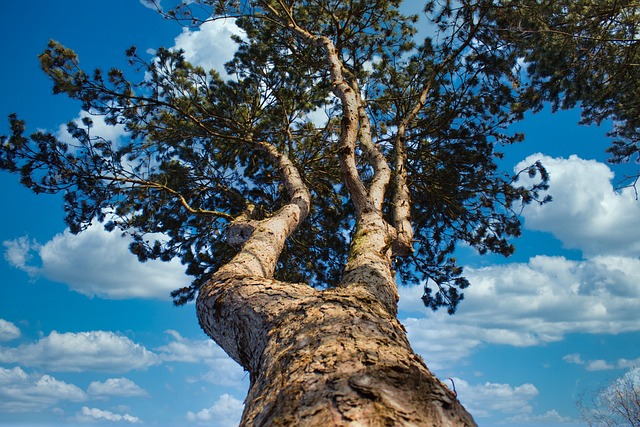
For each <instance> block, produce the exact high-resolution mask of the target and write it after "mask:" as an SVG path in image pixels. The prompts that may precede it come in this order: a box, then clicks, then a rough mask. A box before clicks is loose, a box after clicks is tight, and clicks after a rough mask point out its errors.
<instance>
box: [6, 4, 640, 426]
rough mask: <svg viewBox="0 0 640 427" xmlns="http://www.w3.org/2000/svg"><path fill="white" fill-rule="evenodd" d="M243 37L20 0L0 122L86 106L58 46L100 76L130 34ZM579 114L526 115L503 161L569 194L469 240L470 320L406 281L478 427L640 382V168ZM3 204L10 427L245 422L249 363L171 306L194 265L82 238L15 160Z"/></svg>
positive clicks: (120, 55)
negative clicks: (512, 230) (426, 303)
mask: <svg viewBox="0 0 640 427" xmlns="http://www.w3.org/2000/svg"><path fill="white" fill-rule="evenodd" d="M408 6H409V7H412V6H413V4H408ZM234 31H236V30H235V29H234V27H233V23H232V22H218V23H216V24H211V25H207V26H204V27H202V28H201V29H200V30H185V29H183V28H182V27H180V26H178V25H177V24H176V23H174V22H169V21H165V20H163V19H162V18H161V17H160V16H158V15H157V14H156V13H155V12H154V11H153V10H151V9H149V8H147V7H145V6H143V5H142V4H141V3H140V2H139V1H136V0H109V1H107V0H91V1H80V0H59V1H55V2H53V1H44V0H37V1H30V2H3V3H2V5H1V6H0V32H1V34H0V48H1V50H0V51H1V52H2V55H3V59H2V64H3V66H2V67H0V93H1V94H2V96H1V97H0V120H2V122H1V123H3V124H1V125H0V134H6V132H7V130H8V129H7V127H8V126H7V123H8V122H7V121H5V119H3V117H7V115H9V114H10V113H13V112H16V113H18V114H19V116H20V117H21V118H23V119H25V120H26V121H27V124H28V129H29V131H35V130H38V129H44V130H48V131H51V132H54V133H58V134H61V133H62V132H63V129H64V124H65V123H67V122H69V121H71V120H77V119H78V118H79V117H80V115H81V111H80V106H79V105H78V104H77V103H75V102H73V101H70V100H68V99H66V98H64V97H61V96H52V95H51V85H50V83H49V81H48V80H47V78H46V77H45V76H44V74H43V73H42V72H41V71H40V69H39V64H38V58H37V57H38V54H39V53H40V52H42V50H43V49H44V48H45V47H46V44H47V42H48V40H49V39H54V40H57V41H59V42H61V43H63V44H65V45H66V46H68V47H70V48H72V49H74V50H75V51H76V53H77V54H78V55H79V57H80V63H81V65H82V66H83V67H84V68H85V69H92V68H94V67H101V68H104V69H109V68H110V67H114V66H115V67H119V68H124V69H126V68H127V64H126V58H125V55H124V52H125V50H126V49H127V48H129V47H130V46H131V45H136V46H137V47H138V49H139V51H140V52H141V53H143V54H145V55H146V53H145V52H148V51H149V52H152V51H150V49H156V48H158V47H160V46H165V47H172V48H173V47H175V48H182V49H184V50H185V55H186V56H187V59H189V60H190V61H192V62H195V63H198V64H202V65H204V66H207V67H210V66H216V67H219V66H220V65H221V64H222V63H223V62H224V60H225V58H227V59H228V58H230V56H231V54H232V53H233V43H231V42H230V41H229V35H230V34H232V33H234ZM148 55H149V58H151V54H150V53H149V54H148ZM579 118H580V114H579V111H564V112H559V113H556V114H552V113H551V112H550V111H549V109H546V110H543V111H542V112H540V113H537V114H528V115H527V118H526V120H525V121H524V122H522V123H518V124H516V125H514V126H513V129H512V130H513V131H521V132H524V133H525V134H526V140H525V142H524V143H522V144H519V145H517V146H513V147H506V148H505V153H506V155H505V158H504V160H503V161H502V163H501V166H502V167H503V168H504V170H505V172H508V173H513V172H514V171H515V170H518V169H519V168H522V167H524V166H526V165H528V164H531V163H532V162H534V161H536V160H540V161H542V162H543V164H544V165H545V167H546V168H547V170H548V171H549V173H550V176H551V188H550V190H549V193H550V194H551V195H552V196H553V198H554V202H553V203H551V204H548V205H544V206H537V205H532V206H529V207H527V209H525V210H524V211H523V212H522V220H523V221H524V225H525V227H524V230H523V231H524V232H523V236H522V237H521V238H519V239H517V240H516V242H515V243H516V247H517V249H516V253H515V254H514V255H513V256H512V257H510V258H507V259H505V258H502V257H498V256H480V255H478V254H476V253H475V252H474V251H472V250H471V249H469V248H465V247H461V248H459V250H458V253H457V254H456V256H457V257H458V258H459V260H460V262H461V263H462V264H463V265H464V266H465V273H466V275H467V277H468V278H469V279H470V281H471V283H472V286H471V287H470V288H469V289H468V290H467V291H466V292H465V300H464V301H463V302H462V304H461V306H460V308H459V310H458V313H457V314H456V315H454V316H448V315H447V314H446V313H443V312H437V313H432V312H430V311H429V310H427V309H425V308H424V307H423V306H422V304H421V302H420V295H421V292H422V290H421V289H420V288H419V287H403V288H401V289H400V294H401V301H400V318H401V320H402V321H403V323H404V324H405V326H406V328H407V330H408V333H409V338H410V340H411V342H412V345H413V347H414V348H415V350H416V351H417V352H418V353H419V354H421V355H422V357H423V358H424V359H425V361H426V363H427V365H428V366H429V367H430V368H431V369H432V371H433V372H434V373H435V374H436V375H437V376H438V377H439V378H441V379H443V381H446V382H447V383H450V381H451V380H449V378H452V379H453V382H454V383H455V385H456V389H457V391H458V395H459V397H460V399H461V400H462V402H463V403H464V404H465V406H466V407H467V408H468V409H469V410H470V412H471V413H472V414H473V415H474V417H475V418H476V420H477V422H478V424H479V425H481V426H488V427H491V426H496V427H497V426H533V427H543V426H544V427H549V426H551V427H553V426H584V425H585V424H584V423H583V422H581V421H580V419H579V413H578V410H577V409H576V401H577V400H578V399H579V398H580V396H581V395H583V394H585V393H587V394H589V393H593V392H595V391H596V390H597V389H598V388H600V387H602V386H605V385H606V384H607V383H608V382H609V381H612V380H614V379H616V378H619V377H621V376H623V375H635V376H636V378H638V377H640V375H639V373H638V372H639V371H638V369H637V368H638V367H639V366H640V316H639V315H638V313H640V207H639V206H638V201H637V200H636V197H635V194H634V192H633V191H631V190H630V189H621V188H619V182H621V180H622V179H623V177H624V175H625V174H633V173H635V171H636V167H637V165H622V166H613V165H608V164H607V163H606V160H607V154H606V153H605V149H606V148H607V147H608V145H609V144H610V140H609V139H608V138H607V137H606V133H607V131H608V130H609V127H610V124H604V125H602V126H600V127H587V126H578V125H577V122H578V121H579ZM95 129H96V130H103V131H108V132H113V129H107V128H105V127H100V126H99V124H97V125H96V127H95ZM0 197H1V200H2V204H1V206H2V209H0V224H2V225H1V226H0V242H1V243H2V246H1V247H0V249H1V250H2V252H3V257H1V258H0V426H10V425H11V426H12V425H21V426H22V425H31V424H33V425H43V426H45V425H46V426H52V425H60V426H70V425H83V424H94V425H95V423H98V424H100V425H111V424H146V425H152V426H166V427H172V426H183V425H190V424H193V425H198V424H206V425H213V426H233V425H237V423H238V420H239V416H240V413H241V411H242V401H243V399H244V396H245V394H246V390H247V387H248V378H247V375H246V374H245V373H244V372H243V371H242V369H240V368H239V367H238V366H237V365H236V364H235V363H234V362H232V361H231V360H230V359H229V358H228V357H227V356H226V355H225V354H224V353H223V352H222V350H221V349H219V348H218V347H217V346H216V345H215V344H214V343H213V342H212V341H210V340H209V339H207V337H206V336H205V335H204V334H203V333H202V331H201V330H200V328H199V326H198V324H197V320H196V317H195V310H194V307H193V305H187V306H185V307H180V308H176V307H173V306H172V304H171V301H170V298H169V297H168V293H169V291H170V290H171V289H174V288H177V287H180V286H184V285H186V284H187V283H188V282H189V278H187V277H186V276H184V274H183V267H182V266H181V265H180V264H179V263H177V262H172V263H156V262H148V263H145V264H140V263H138V262H137V261H136V259H135V258H134V257H133V256H132V255H130V254H129V252H128V250H127V245H128V242H127V240H126V238H122V237H120V235H118V233H106V232H105V231H104V230H103V229H102V227H101V226H100V225H99V224H96V225H94V226H92V227H90V228H89V229H88V230H87V231H86V232H84V233H82V234H80V235H77V236H75V235H72V234H70V233H69V232H68V230H66V227H65V224H64V221H63V212H62V200H61V197H60V196H55V195H54V196H49V195H41V196H36V195H33V194H31V193H30V192H29V191H28V190H26V189H25V188H24V187H22V186H21V185H20V184H19V183H18V178H17V177H16V176H13V175H10V174H8V173H5V172H0Z"/></svg>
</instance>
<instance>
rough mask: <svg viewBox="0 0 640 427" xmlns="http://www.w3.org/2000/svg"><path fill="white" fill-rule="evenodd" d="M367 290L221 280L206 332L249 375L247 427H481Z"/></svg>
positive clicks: (205, 306) (205, 303) (204, 296)
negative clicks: (316, 288) (326, 289)
mask: <svg viewBox="0 0 640 427" xmlns="http://www.w3.org/2000/svg"><path fill="white" fill-rule="evenodd" d="M365 285H366V284H362V285H360V286H358V285H352V286H349V287H343V288H337V289H333V290H329V291H317V290H314V289H312V288H309V287H308V286H306V285H295V284H293V285H292V284H290V283H281V282H278V281H274V280H271V279H267V278H259V277H247V278H243V279H239V278H237V277H223V276H220V275H218V276H217V277H215V278H214V279H213V280H212V281H211V282H209V283H208V284H207V286H206V289H203V290H202V291H201V294H200V297H199V299H198V313H199V315H200V321H201V324H202V326H203V328H204V329H205V330H206V331H207V332H208V333H209V334H210V335H211V336H212V337H213V338H214V339H215V341H216V342H218V343H219V344H220V345H221V346H222V347H223V348H224V349H225V351H227V353H228V354H229V355H231V357H233V358H234V359H235V360H236V361H237V362H238V363H240V364H241V365H242V366H243V367H244V368H245V369H246V370H247V371H249V373H250V377H251V387H250V390H249V394H248V396H247V399H246V407H245V411H244V414H243V418H242V422H241V425H243V426H334V425H335V426H475V425H476V424H475V423H474V421H473V418H472V417H471V416H470V415H469V414H468V413H467V412H466V411H465V410H464V408H463V407H462V406H461V405H460V403H459V402H458V401H457V399H456V397H455V395H454V394H453V393H452V392H451V391H449V390H448V389H447V388H446V386H445V385H444V384H442V383H441V382H440V381H438V380H437V379H436V378H435V377H434V376H433V375H432V374H431V372H429V370H428V369H427V367H426V366H425V364H424V362H423V361H422V359H421V358H420V357H419V356H417V355H416V354H415V353H414V352H413V351H412V350H411V347H410V345H409V343H408V341H407V338H406V333H405V330H404V328H403V327H402V325H401V324H400V323H399V322H398V320H397V319H396V317H395V315H393V314H391V313H389V311H388V307H386V306H385V304H383V303H382V302H381V301H379V300H378V298H377V297H376V296H374V295H372V294H371V293H370V292H368V290H367V286H365Z"/></svg>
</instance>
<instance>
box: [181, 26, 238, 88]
mask: <svg viewBox="0 0 640 427" xmlns="http://www.w3.org/2000/svg"><path fill="white" fill-rule="evenodd" d="M243 34H244V32H243V31H242V30H241V29H240V28H238V26H237V25H236V24H235V23H234V20H232V19H228V20H227V19H221V20H217V21H211V22H206V23H204V24H202V25H201V26H200V27H199V28H198V29H197V30H191V29H188V28H184V29H183V30H182V33H181V34H180V35H179V36H178V37H176V38H175V46H174V48H175V49H182V50H183V51H184V56H185V59H186V60H187V61H189V62H190V63H192V64H194V65H199V66H201V67H202V68H204V69H205V70H206V71H209V70H212V69H215V70H216V71H218V72H219V73H220V74H221V75H222V76H225V75H227V74H226V73H225V71H224V64H225V63H226V62H228V61H229V60H231V58H232V57H233V54H234V53H235V51H236V49H237V47H238V45H237V44H236V42H234V41H233V40H232V39H231V37H232V36H240V37H242V36H243Z"/></svg>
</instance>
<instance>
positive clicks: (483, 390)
mask: <svg viewBox="0 0 640 427" xmlns="http://www.w3.org/2000/svg"><path fill="white" fill-rule="evenodd" d="M453 381H454V383H455V385H456V390H457V392H458V398H459V399H460V401H461V402H462V404H463V405H465V407H466V408H467V410H468V411H469V412H471V413H472V414H473V415H474V417H478V418H483V417H488V416H490V415H492V414H493V413H496V412H498V413H502V414H528V413H531V411H532V407H531V405H530V403H529V402H530V401H531V400H532V399H533V398H535V397H536V396H537V395H538V389H537V388H536V387H535V386H534V385H533V384H528V383H527V384H522V385H520V386H517V387H512V386H510V385H509V384H496V383H490V382H486V383H484V384H479V385H471V384H469V383H468V382H466V381H464V380H462V379H459V378H454V379H453Z"/></svg>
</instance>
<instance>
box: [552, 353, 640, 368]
mask: <svg viewBox="0 0 640 427" xmlns="http://www.w3.org/2000/svg"><path fill="white" fill-rule="evenodd" d="M562 360H564V361H565V362H567V363H571V364H574V365H580V366H584V368H585V369H586V370H587V371H608V370H611V369H628V368H633V367H635V366H640V357H638V358H636V359H631V360H630V359H618V360H616V361H615V362H607V361H606V360H604V359H595V360H583V359H582V356H581V355H580V354H579V353H572V354H567V355H566V356H564V357H563V358H562ZM639 372H640V371H639Z"/></svg>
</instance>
